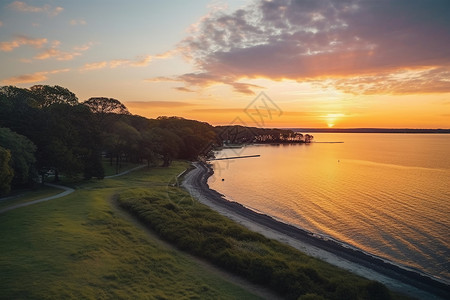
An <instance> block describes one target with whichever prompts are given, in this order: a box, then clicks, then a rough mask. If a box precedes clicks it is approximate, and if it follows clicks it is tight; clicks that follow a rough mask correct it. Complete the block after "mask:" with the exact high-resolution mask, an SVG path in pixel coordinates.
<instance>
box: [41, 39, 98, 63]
mask: <svg viewBox="0 0 450 300" xmlns="http://www.w3.org/2000/svg"><path fill="white" fill-rule="evenodd" d="M51 45H52V46H51V47H50V48H47V49H45V50H43V51H42V52H40V53H38V54H37V55H35V56H34V57H33V58H34V59H38V60H45V59H56V60H72V59H74V58H75V57H76V56H80V55H82V52H84V51H86V50H88V49H89V48H90V47H91V45H92V43H87V44H85V45H82V46H77V47H74V48H73V51H70V52H68V51H62V50H60V49H58V48H59V46H60V45H61V42H60V41H56V40H55V41H52V43H51Z"/></svg>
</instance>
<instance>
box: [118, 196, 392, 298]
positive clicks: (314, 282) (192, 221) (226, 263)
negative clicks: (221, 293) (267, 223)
mask: <svg viewBox="0 0 450 300" xmlns="http://www.w3.org/2000/svg"><path fill="white" fill-rule="evenodd" d="M155 191H156V193H159V192H161V191H158V190H157V188H154V189H152V192H153V193H155ZM186 194H187V193H186V192H185V191H183V190H181V189H174V190H171V194H170V199H171V200H169V199H166V198H165V197H162V196H161V197H153V196H149V195H141V194H139V195H134V194H133V192H126V193H124V194H122V195H121V197H120V199H119V204H120V206H121V207H122V208H124V209H126V210H128V211H130V212H131V213H133V214H134V215H136V216H137V217H138V218H139V219H140V220H141V221H143V222H144V223H145V224H146V225H147V226H148V227H149V228H151V229H153V230H154V231H155V232H156V233H157V234H158V235H160V237H161V238H163V239H165V240H167V241H169V242H170V243H173V244H174V245H175V246H177V247H178V248H180V249H182V250H185V251H188V252H190V253H192V254H194V255H197V256H201V257H204V258H205V259H207V260H208V261H210V262H212V263H213V264H216V265H218V266H220V267H222V268H224V269H226V270H228V271H230V272H233V273H235V274H237V275H240V276H243V277H245V278H247V279H248V280H250V281H252V282H254V283H258V284H261V285H264V286H267V287H269V288H271V289H272V290H273V291H276V292H277V293H279V294H280V295H282V296H284V297H285V298H288V299H297V298H299V297H301V298H300V299H389V297H390V294H389V290H388V289H387V288H386V287H385V286H384V285H382V284H380V283H378V282H371V281H369V280H366V279H363V278H361V277H358V276H356V275H353V274H351V273H349V272H346V271H343V270H341V269H338V268H337V267H334V266H331V265H329V264H327V263H325V262H322V261H319V260H317V259H314V258H312V257H308V256H306V255H305V254H303V253H301V252H300V251H297V250H296V249H294V248H292V247H290V246H287V245H284V244H282V243H280V242H277V241H274V240H269V239H267V238H265V237H264V236H262V235H261V234H258V233H254V232H251V231H249V230H248V229H246V228H245V227H243V226H241V225H238V224H236V223H234V222H232V221H231V220H229V219H227V218H225V217H223V216H221V215H220V214H218V213H217V212H215V211H213V210H211V209H209V208H208V207H206V206H204V205H202V204H200V203H198V202H195V203H193V202H183V201H177V200H178V199H181V200H182V199H185V198H186V197H187V195H186ZM161 195H162V193H161ZM174 197H175V198H174ZM177 197H178V198H177Z"/></svg>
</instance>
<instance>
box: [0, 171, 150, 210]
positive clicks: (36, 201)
mask: <svg viewBox="0 0 450 300" xmlns="http://www.w3.org/2000/svg"><path fill="white" fill-rule="evenodd" d="M144 167H146V165H140V166H137V167H135V168H132V169H129V170H126V171H123V172H121V173H119V174H115V175H111V176H105V179H108V178H114V177H118V176H122V175H125V174H128V173H130V172H133V171H135V170H139V169H142V168H144ZM45 185H46V186H50V187H54V188H57V189H62V190H64V191H63V192H62V193H59V194H56V195H53V196H50V197H45V198H42V199H38V200H33V201H30V202H25V203H20V204H16V205H12V206H8V207H5V208H2V209H0V214H2V213H5V212H7V211H10V210H13V209H16V208H20V207H25V206H29V205H33V204H36V203H41V202H45V201H49V200H53V199H56V198H61V197H64V196H67V195H69V194H72V193H73V192H75V190H74V189H72V188H70V187H67V186H63V185H57V184H52V183H45Z"/></svg>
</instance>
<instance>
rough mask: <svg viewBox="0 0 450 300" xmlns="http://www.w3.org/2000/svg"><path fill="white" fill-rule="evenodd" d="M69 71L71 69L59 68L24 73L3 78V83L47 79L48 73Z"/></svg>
mask: <svg viewBox="0 0 450 300" xmlns="http://www.w3.org/2000/svg"><path fill="white" fill-rule="evenodd" d="M68 71H70V69H59V70H52V71H42V72H36V73H32V74H24V75H19V76H15V77H10V78H8V79H5V80H2V83H3V84H19V83H32V82H39V81H44V80H47V79H48V75H50V74H57V73H62V72H68Z"/></svg>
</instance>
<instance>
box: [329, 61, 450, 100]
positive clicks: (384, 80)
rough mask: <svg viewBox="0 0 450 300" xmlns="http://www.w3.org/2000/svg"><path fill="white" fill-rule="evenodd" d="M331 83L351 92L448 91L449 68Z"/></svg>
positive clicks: (398, 72)
mask: <svg viewBox="0 0 450 300" xmlns="http://www.w3.org/2000/svg"><path fill="white" fill-rule="evenodd" d="M331 84H332V85H334V86H335V87H337V88H338V89H340V90H342V91H344V92H346V93H351V94H367V95H373V94H386V93H389V94H415V93H424V94H425V93H450V68H446V67H441V68H439V67H438V68H425V69H421V70H420V69H419V70H400V71H397V72H391V73H381V74H373V75H367V76H359V77H355V78H347V79H338V80H332V81H331Z"/></svg>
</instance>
